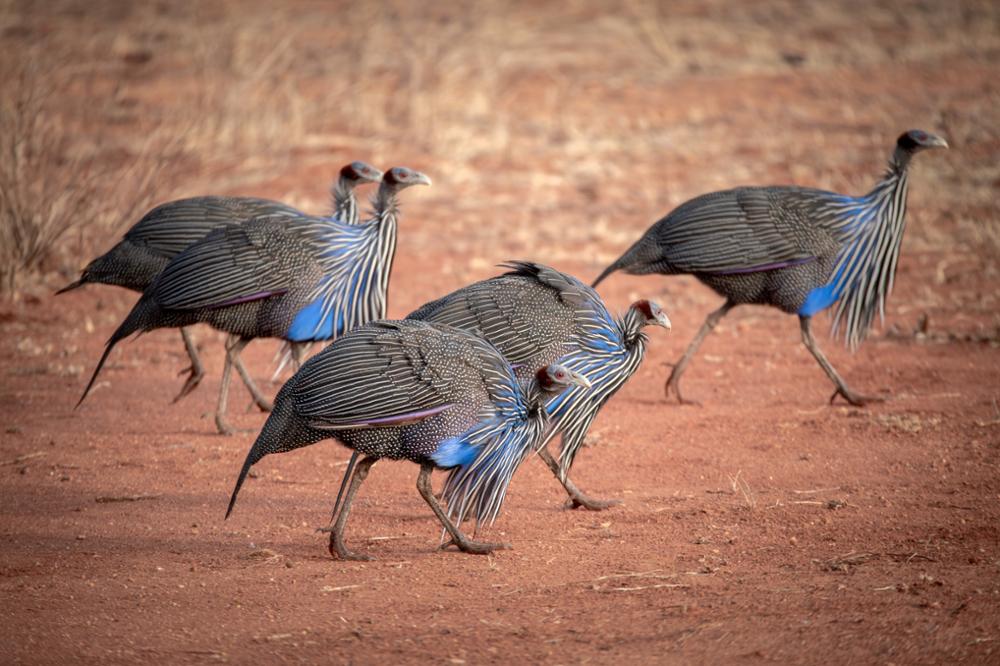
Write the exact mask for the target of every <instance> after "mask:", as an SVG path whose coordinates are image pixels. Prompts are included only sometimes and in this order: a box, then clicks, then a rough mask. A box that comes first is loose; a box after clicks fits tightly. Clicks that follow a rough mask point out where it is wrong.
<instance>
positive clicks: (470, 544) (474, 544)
mask: <svg viewBox="0 0 1000 666" xmlns="http://www.w3.org/2000/svg"><path fill="white" fill-rule="evenodd" d="M451 546H455V547H456V548H458V549H459V550H460V551H462V552H463V553H471V554H473V555H488V554H490V553H492V552H493V551H495V550H513V549H514V546H513V545H511V544H509V543H491V542H488V541H473V540H472V539H463V540H461V541H455V539H454V537H452V538H450V539H448V541H446V542H444V543H442V544H441V545H440V546H438V550H447V549H448V548H450V547H451Z"/></svg>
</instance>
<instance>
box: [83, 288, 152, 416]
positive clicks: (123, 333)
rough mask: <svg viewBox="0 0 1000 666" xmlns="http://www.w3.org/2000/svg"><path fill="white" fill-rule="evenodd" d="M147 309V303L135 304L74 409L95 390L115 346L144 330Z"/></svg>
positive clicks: (109, 340) (106, 347)
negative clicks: (98, 376)
mask: <svg viewBox="0 0 1000 666" xmlns="http://www.w3.org/2000/svg"><path fill="white" fill-rule="evenodd" d="M145 309H146V302H145V301H143V300H142V299H139V302H138V303H136V304H135V307H133V308H132V311H131V312H129V313H128V316H127V317H125V321H123V322H122V323H121V326H119V327H118V330H116V331H115V332H114V333H113V334H112V335H111V337H110V338H109V339H108V342H107V344H106V345H105V347H104V353H103V354H101V360H100V361H98V362H97V367H96V368H94V374H93V375H91V376H90V381H89V382H87V388H85V389H83V395H81V396H80V400H79V401H78V402H77V403H76V407H74V408H73V409H78V408H79V407H80V405H81V404H83V401H84V400H86V399H87V395H88V394H89V393H90V390H91V389H92V388H94V382H96V381H97V375H99V374H100V372H101V368H103V367H104V363H105V362H106V361H107V360H108V355H109V354H110V353H111V350H112V349H114V347H115V345H116V344H118V343H119V342H121V341H122V340H124V339H125V338H127V337H128V336H130V335H132V334H133V333H135V332H136V331H139V330H142V328H143V326H142V324H141V323H140V322H142V321H143V320H144V319H145V314H146V313H145Z"/></svg>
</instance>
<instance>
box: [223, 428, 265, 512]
mask: <svg viewBox="0 0 1000 666" xmlns="http://www.w3.org/2000/svg"><path fill="white" fill-rule="evenodd" d="M256 454H257V442H254V445H253V447H251V449H250V452H249V453H247V459H246V460H244V461H243V469H241V470H240V476H239V478H238V479H236V487H235V488H233V494H232V495H231V496H230V497H229V508H228V509H226V519H227V520H228V519H229V514H231V513H232V512H233V506H234V505H235V504H236V496H237V495H239V494H240V488H242V487H243V482H244V481H246V478H247V474H248V473H249V472H250V468H251V467H253V465H254V463H255V462H257V461H258V460H260V458H261V456H260V455H256Z"/></svg>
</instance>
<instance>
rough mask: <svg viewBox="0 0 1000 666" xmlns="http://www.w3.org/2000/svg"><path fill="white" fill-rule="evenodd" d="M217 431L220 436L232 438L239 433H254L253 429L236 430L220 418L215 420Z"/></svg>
mask: <svg viewBox="0 0 1000 666" xmlns="http://www.w3.org/2000/svg"><path fill="white" fill-rule="evenodd" d="M215 429H216V430H218V431H219V434H220V435H225V436H226V437H231V436H233V435H235V434H236V433H238V432H254V429H253V428H234V427H233V426H231V425H229V424H228V423H227V422H226V421H223V420H222V419H221V418H219V417H216V418H215Z"/></svg>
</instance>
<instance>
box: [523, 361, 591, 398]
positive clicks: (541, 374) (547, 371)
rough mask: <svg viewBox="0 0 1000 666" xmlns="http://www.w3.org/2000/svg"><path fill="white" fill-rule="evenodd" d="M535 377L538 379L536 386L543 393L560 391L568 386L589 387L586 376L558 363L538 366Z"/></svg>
mask: <svg viewBox="0 0 1000 666" xmlns="http://www.w3.org/2000/svg"><path fill="white" fill-rule="evenodd" d="M535 379H536V380H537V381H538V388H540V389H541V390H542V391H543V392H544V393H560V392H561V391H563V390H565V389H567V388H569V387H570V386H583V387H584V388H590V381H589V380H588V379H587V378H586V377H584V376H583V375H581V374H580V373H579V372H574V371H572V370H570V369H569V368H567V367H566V366H564V365H559V364H558V363H551V364H549V365H547V366H545V367H544V368H539V369H538V372H536V373H535Z"/></svg>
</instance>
